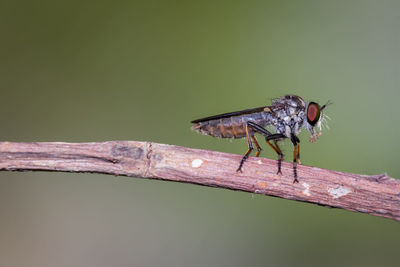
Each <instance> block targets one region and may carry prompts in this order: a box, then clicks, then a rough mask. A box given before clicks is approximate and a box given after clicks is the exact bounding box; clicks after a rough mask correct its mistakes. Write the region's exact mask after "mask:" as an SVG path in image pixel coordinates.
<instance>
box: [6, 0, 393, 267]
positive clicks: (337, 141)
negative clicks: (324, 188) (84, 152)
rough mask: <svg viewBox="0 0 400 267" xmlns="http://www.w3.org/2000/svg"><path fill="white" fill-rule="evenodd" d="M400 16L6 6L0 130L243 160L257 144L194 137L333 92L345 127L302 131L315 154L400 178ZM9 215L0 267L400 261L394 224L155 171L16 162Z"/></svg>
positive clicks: (356, 4)
mask: <svg viewBox="0 0 400 267" xmlns="http://www.w3.org/2000/svg"><path fill="white" fill-rule="evenodd" d="M399 10H400V2H399V1H397V0H393V1H390V0H388V1H380V0H362V1H361V0H360V1H354V0H353V1H320V0H314V1H313V0H310V1H157V0H154V1H151V0H150V1H118V0H114V1H85V0H80V1H71V0H69V1H66V0H64V1H63V0H60V1H54V0H52V1H15V0H14V1H7V0H2V1H1V2H0V32H1V37H0V38H1V42H0V90H1V91H0V92H1V95H0V96H1V105H0V114H1V116H0V123H1V131H0V140H2V141H15V142H31V141H65V142H90V141H95V142H99V141H107V140H137V141H153V142H159V143H166V144H174V145H180V146H187V147H192V148H202V149H211V150H216V151H223V152H230V153H237V154H243V153H244V152H245V151H246V149H247V145H246V141H245V140H234V141H229V140H224V139H216V138H211V137H208V136H203V135H200V134H197V133H194V132H191V130H190V126H191V124H190V121H191V120H193V119H197V118H200V117H204V116H209V115H215V114H219V113H224V112H230V111H236V110H241V109H246V108H251V107H258V106H262V105H267V104H269V103H270V101H271V99H272V98H276V97H279V96H282V95H284V94H297V95H300V96H302V97H303V98H304V99H306V100H307V101H311V100H312V101H316V102H318V103H321V104H324V103H326V102H327V101H328V100H331V101H333V102H334V104H333V105H330V106H329V107H328V108H327V109H326V113H327V114H328V115H329V116H330V117H331V118H332V120H331V121H329V124H328V125H329V127H330V130H327V131H324V132H323V135H322V136H321V138H320V139H319V140H318V141H317V142H316V143H315V144H311V143H309V142H308V139H309V135H308V133H306V132H305V131H303V132H302V134H301V135H300V139H301V140H303V141H302V163H303V164H305V165H313V166H318V167H321V168H327V169H333V170H338V171H346V172H352V173H362V174H371V175H372V174H381V173H385V172H386V173H387V174H388V175H389V176H391V177H395V178H400V165H399V156H400V145H399V134H400V119H399V112H400V105H399V100H400V92H399V86H400V75H399V74H400V52H399V48H400V13H399ZM263 147H264V148H265V149H264V150H263V153H262V156H264V157H272V158H276V156H275V155H274V153H273V152H272V151H270V149H269V148H268V147H266V145H265V144H264V145H263ZM283 150H284V152H286V154H288V155H291V153H292V146H291V145H290V143H289V142H286V143H285V144H284V145H283ZM289 158H290V156H289ZM289 160H290V159H289ZM0 214H1V215H0V216H1V217H0V266H31V267H34V266H266V265H270V266H293V265H296V266H338V265H340V266H377V265H379V266H398V262H399V261H398V259H399V258H398V256H399V248H398V244H399V240H400V225H399V223H398V222H395V221H392V220H388V219H383V218H378V217H373V216H369V215H365V214H357V213H353V212H348V211H343V210H337V209H328V208H324V207H319V206H316V205H311V204H306V203H299V202H294V201H288V200H282V199H278V198H273V197H267V196H260V195H253V194H249V193H243V192H234V191H228V190H222V189H216V188H207V187H201V186H196V185H189V184H179V183H170V182H163V181H150V180H144V179H140V178H128V177H112V176H106V175H99V174H68V173H43V172H35V173H33V172H26V173H11V172H1V173H0Z"/></svg>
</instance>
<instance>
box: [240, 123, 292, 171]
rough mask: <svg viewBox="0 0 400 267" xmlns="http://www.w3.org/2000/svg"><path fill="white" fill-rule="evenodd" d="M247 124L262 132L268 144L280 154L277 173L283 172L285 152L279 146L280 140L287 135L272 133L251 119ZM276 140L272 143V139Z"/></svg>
mask: <svg viewBox="0 0 400 267" xmlns="http://www.w3.org/2000/svg"><path fill="white" fill-rule="evenodd" d="M247 125H248V126H249V127H251V128H252V129H253V131H255V132H257V133H259V134H262V135H263V136H264V137H265V141H266V142H267V144H268V145H269V146H270V147H271V148H272V149H273V150H274V151H275V152H276V153H277V154H278V172H277V174H279V173H280V174H282V171H281V164H282V159H283V153H282V151H281V149H280V148H279V146H278V143H277V142H278V140H280V139H283V138H286V136H285V135H283V134H272V133H270V132H269V131H268V130H266V129H264V128H263V127H261V126H260V125H258V124H255V123H254V122H251V121H249V122H248V123H247ZM272 140H273V141H274V144H275V145H273V144H271V142H270V141H272Z"/></svg>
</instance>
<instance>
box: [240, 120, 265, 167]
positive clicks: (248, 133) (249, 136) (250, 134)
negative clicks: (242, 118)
mask: <svg viewBox="0 0 400 267" xmlns="http://www.w3.org/2000/svg"><path fill="white" fill-rule="evenodd" d="M246 137H247V143H248V144H249V149H248V150H247V152H246V154H244V156H243V158H242V160H241V161H240V164H239V168H238V169H237V170H236V172H242V167H243V163H244V162H245V161H246V159H247V158H248V157H249V155H250V153H251V151H252V150H253V143H252V142H251V140H252V139H253V141H255V142H254V143H255V144H256V147H257V154H256V156H258V155H259V154H260V150H261V148H260V146H259V145H258V142H257V140H256V139H255V138H254V132H253V131H252V130H251V129H250V127H248V126H247V125H246Z"/></svg>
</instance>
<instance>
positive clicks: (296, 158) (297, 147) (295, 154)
mask: <svg viewBox="0 0 400 267" xmlns="http://www.w3.org/2000/svg"><path fill="white" fill-rule="evenodd" d="M290 140H291V141H292V143H293V146H294V151H293V175H294V180H293V183H298V182H299V180H297V163H298V162H300V139H299V138H298V137H297V136H295V135H294V134H292V135H291V136H290Z"/></svg>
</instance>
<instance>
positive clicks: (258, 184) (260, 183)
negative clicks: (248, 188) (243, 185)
mask: <svg viewBox="0 0 400 267" xmlns="http://www.w3.org/2000/svg"><path fill="white" fill-rule="evenodd" d="M257 186H258V187H260V188H266V187H267V184H266V183H264V182H258V183H257Z"/></svg>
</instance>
